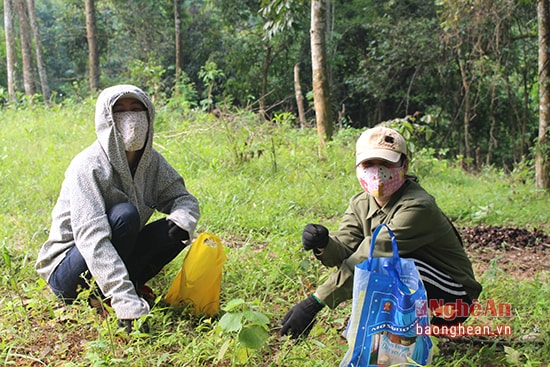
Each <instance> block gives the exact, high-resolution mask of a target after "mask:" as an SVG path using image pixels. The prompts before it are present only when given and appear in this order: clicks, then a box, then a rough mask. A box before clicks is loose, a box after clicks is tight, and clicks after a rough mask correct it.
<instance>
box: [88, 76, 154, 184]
mask: <svg viewBox="0 0 550 367" xmlns="http://www.w3.org/2000/svg"><path fill="white" fill-rule="evenodd" d="M121 98H134V99H137V100H138V101H140V102H141V103H143V105H144V106H145V108H146V110H147V117H148V123H149V129H148V134H147V141H146V142H145V146H144V147H143V152H142V155H141V159H140V162H139V165H138V170H139V167H140V166H147V164H148V162H149V160H150V158H151V151H152V146H153V135H154V128H153V126H154V121H155V107H154V105H153V103H152V102H151V100H150V99H149V97H148V96H147V95H146V94H145V92H143V91H142V90H141V89H140V88H138V87H136V86H133V85H130V84H121V85H115V86H112V87H109V88H106V89H104V90H103V91H102V92H101V93H100V94H99V97H98V98H97V102H96V111H95V127H96V134H97V139H98V141H99V144H100V145H101V147H102V148H103V151H104V152H105V154H106V155H107V157H108V158H109V161H110V162H111V164H112V165H113V167H114V168H115V170H116V171H118V172H119V173H120V174H122V175H124V173H125V172H126V173H128V174H129V173H130V170H129V167H128V161H127V159H126V153H125V151H124V143H123V141H122V138H121V136H120V134H118V133H117V130H116V127H115V122H114V119H113V106H114V105H115V103H116V102H117V101H118V100H119V99H121Z"/></svg>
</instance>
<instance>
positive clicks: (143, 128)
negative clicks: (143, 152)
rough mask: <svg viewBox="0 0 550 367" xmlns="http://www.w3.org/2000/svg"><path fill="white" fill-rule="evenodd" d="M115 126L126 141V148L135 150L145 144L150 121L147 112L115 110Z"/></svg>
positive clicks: (131, 150) (130, 150)
mask: <svg viewBox="0 0 550 367" xmlns="http://www.w3.org/2000/svg"><path fill="white" fill-rule="evenodd" d="M113 119H114V121H115V127H116V129H117V131H118V132H119V134H120V136H121V137H122V141H123V142H124V150H126V151H127V152H135V151H136V150H140V149H141V148H143V146H144V145H145V141H146V140H147V132H148V130H149V123H148V121H147V112H146V111H141V112H135V111H125V112H115V113H113Z"/></svg>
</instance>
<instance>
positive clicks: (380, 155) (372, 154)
mask: <svg viewBox="0 0 550 367" xmlns="http://www.w3.org/2000/svg"><path fill="white" fill-rule="evenodd" d="M367 159H383V160H386V161H388V162H391V163H397V162H399V160H400V159H401V153H399V152H393V151H391V150H387V149H371V150H368V151H366V152H362V153H361V154H359V155H357V156H356V158H355V165H356V166H357V165H359V163H361V162H363V161H366V160H367Z"/></svg>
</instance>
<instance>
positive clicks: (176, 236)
mask: <svg viewBox="0 0 550 367" xmlns="http://www.w3.org/2000/svg"><path fill="white" fill-rule="evenodd" d="M167 221H168V237H170V239H171V240H174V241H187V240H188V239H189V233H187V231H186V230H185V229H181V228H180V227H178V225H177V224H176V223H174V222H172V221H171V220H170V219H167Z"/></svg>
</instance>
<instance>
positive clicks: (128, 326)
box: [118, 319, 149, 334]
mask: <svg viewBox="0 0 550 367" xmlns="http://www.w3.org/2000/svg"><path fill="white" fill-rule="evenodd" d="M134 322H135V323H137V322H138V321H136V320H132V319H123V320H120V319H119V320H118V327H119V328H123V329H124V331H126V332H127V333H128V334H130V333H131V332H132V331H133V330H134ZM139 331H141V332H142V333H148V332H149V325H148V324H147V323H146V322H143V323H142V324H141V325H140V326H139Z"/></svg>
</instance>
